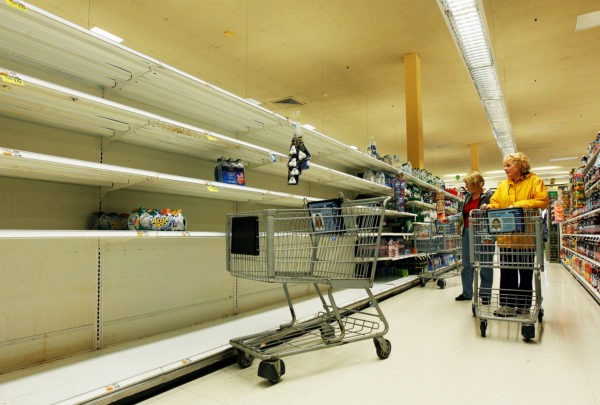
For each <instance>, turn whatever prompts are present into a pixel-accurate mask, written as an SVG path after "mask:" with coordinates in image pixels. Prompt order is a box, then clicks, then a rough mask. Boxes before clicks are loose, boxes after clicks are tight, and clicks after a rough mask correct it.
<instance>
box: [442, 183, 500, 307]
mask: <svg viewBox="0 0 600 405" xmlns="http://www.w3.org/2000/svg"><path fill="white" fill-rule="evenodd" d="M464 182H465V186H466V187H467V191H468V193H467V195H466V196H465V202H464V203H463V204H462V206H461V207H460V210H459V213H458V214H454V215H450V216H449V217H448V218H447V219H445V220H441V222H443V223H445V224H447V223H448V222H454V221H457V220H458V226H459V228H460V227H461V226H462V267H463V268H462V272H461V273H460V277H461V280H462V293H461V294H460V295H459V296H458V297H456V298H455V300H456V301H470V300H471V299H472V298H473V267H472V266H471V257H470V252H469V213H470V212H471V210H476V209H479V207H481V206H482V205H485V204H487V203H489V202H490V197H491V196H492V193H491V192H490V191H488V192H486V191H485V190H484V189H483V186H484V185H485V180H483V177H482V176H481V174H479V172H476V171H473V172H471V173H469V174H467V175H466V176H465V178H464ZM492 281H493V273H492V269H491V268H482V269H481V289H480V291H481V294H480V296H481V302H482V304H484V305H487V304H489V302H490V293H491V288H492Z"/></svg>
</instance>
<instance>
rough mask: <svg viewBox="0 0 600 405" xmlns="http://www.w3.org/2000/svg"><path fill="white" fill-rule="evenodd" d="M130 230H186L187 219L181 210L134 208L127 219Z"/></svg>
mask: <svg viewBox="0 0 600 405" xmlns="http://www.w3.org/2000/svg"><path fill="white" fill-rule="evenodd" d="M127 226H128V229H129V230H132V231H133V230H135V231H185V229H186V227H187V221H186V219H185V217H184V216H183V214H182V213H181V210H175V211H171V210H170V209H168V208H166V209H163V210H158V209H156V208H155V209H152V210H147V209H146V208H144V207H140V208H136V209H134V210H133V211H132V212H131V214H130V215H129V219H128V221H127Z"/></svg>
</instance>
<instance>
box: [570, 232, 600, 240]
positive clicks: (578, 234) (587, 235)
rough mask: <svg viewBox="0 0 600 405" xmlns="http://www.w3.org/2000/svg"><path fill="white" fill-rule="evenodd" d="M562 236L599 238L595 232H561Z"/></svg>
mask: <svg viewBox="0 0 600 405" xmlns="http://www.w3.org/2000/svg"><path fill="white" fill-rule="evenodd" d="M562 236H563V237H572V238H587V239H600V235H596V234H583V233H563V234H562Z"/></svg>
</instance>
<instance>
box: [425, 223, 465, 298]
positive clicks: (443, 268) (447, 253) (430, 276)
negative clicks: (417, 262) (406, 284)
mask: <svg viewBox="0 0 600 405" xmlns="http://www.w3.org/2000/svg"><path fill="white" fill-rule="evenodd" d="M415 228H416V229H417V231H416V233H417V236H416V242H415V245H416V248H417V251H418V252H423V253H427V260H428V264H429V265H428V266H427V268H425V269H424V270H423V271H422V272H421V273H420V274H418V277H419V285H420V286H421V287H425V285H426V284H427V282H428V281H435V282H436V284H437V286H438V287H440V288H441V289H444V288H446V280H447V279H449V278H451V277H457V276H459V275H460V270H461V269H462V261H461V254H460V250H461V238H460V236H459V235H457V234H456V227H455V225H454V224H443V223H441V222H439V221H436V222H435V223H430V224H427V225H426V226H425V227H423V225H420V226H415Z"/></svg>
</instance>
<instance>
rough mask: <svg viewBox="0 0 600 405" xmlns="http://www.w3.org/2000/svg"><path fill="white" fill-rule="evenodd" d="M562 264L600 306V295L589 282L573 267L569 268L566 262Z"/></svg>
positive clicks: (562, 261)
mask: <svg viewBox="0 0 600 405" xmlns="http://www.w3.org/2000/svg"><path fill="white" fill-rule="evenodd" d="M561 263H562V264H563V266H564V267H565V268H566V269H567V270H568V271H569V272H570V273H571V274H572V275H573V277H575V279H576V280H577V281H579V284H581V285H582V286H583V287H584V288H585V289H586V291H587V292H588V293H590V295H591V296H592V297H593V298H594V299H595V300H596V301H597V302H598V304H600V293H598V291H597V290H596V289H595V288H594V287H592V286H591V285H590V283H588V282H587V280H586V279H585V278H583V277H582V276H581V274H579V273H578V272H576V271H575V270H573V269H572V268H571V266H569V265H568V264H567V263H566V262H565V261H564V260H561Z"/></svg>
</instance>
